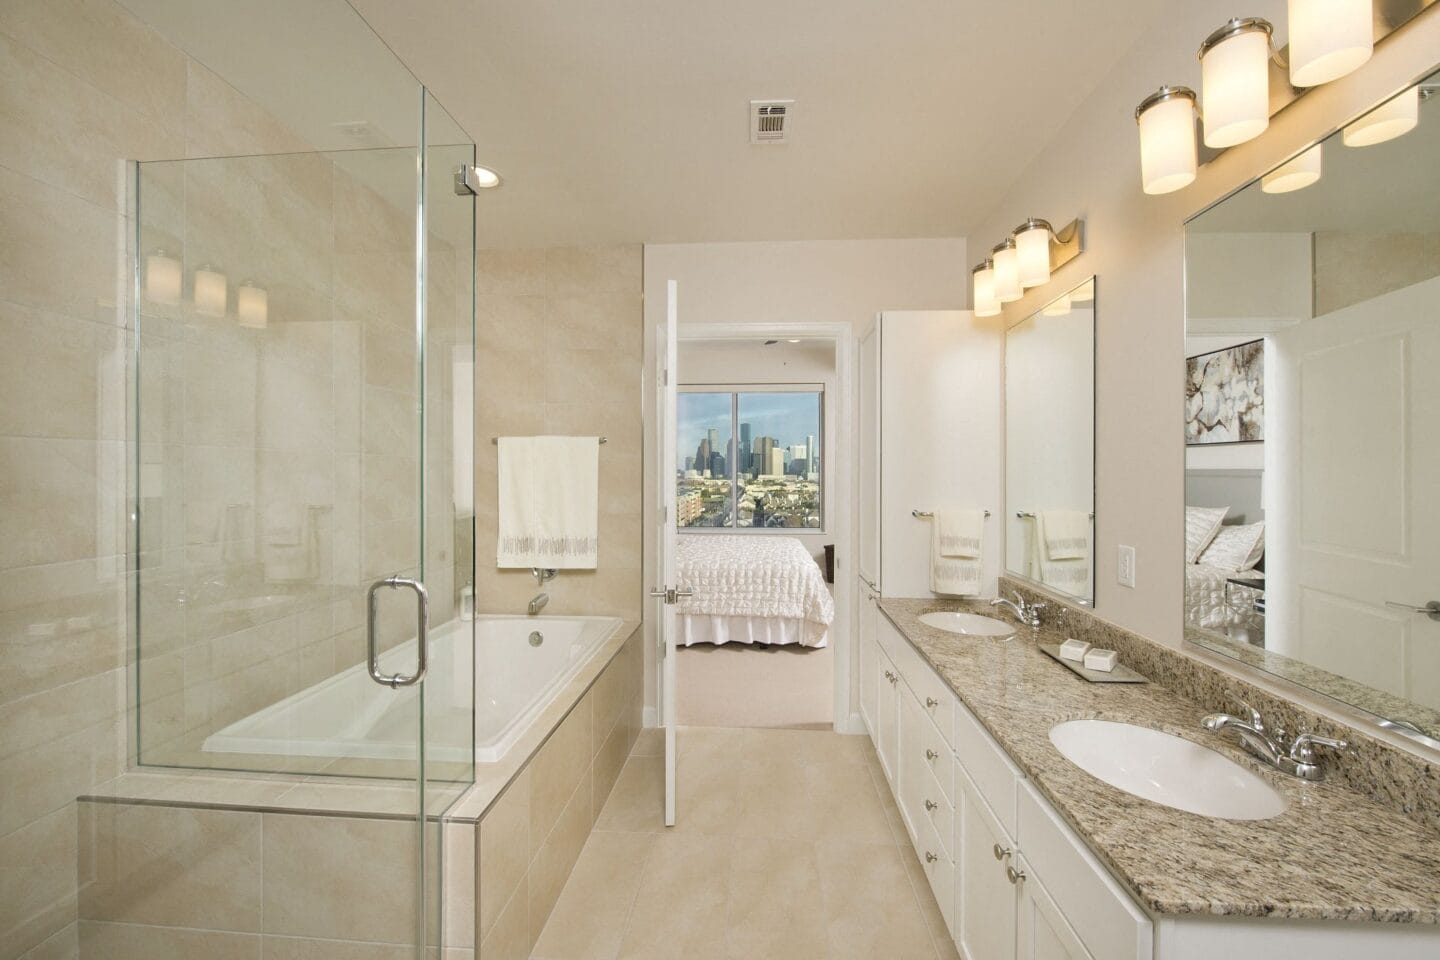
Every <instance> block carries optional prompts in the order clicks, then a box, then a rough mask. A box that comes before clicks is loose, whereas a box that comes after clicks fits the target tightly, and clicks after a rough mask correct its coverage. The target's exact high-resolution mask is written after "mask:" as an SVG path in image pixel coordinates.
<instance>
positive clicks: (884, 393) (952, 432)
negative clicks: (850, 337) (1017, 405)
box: [855, 310, 1003, 597]
mask: <svg viewBox="0 0 1440 960" xmlns="http://www.w3.org/2000/svg"><path fill="white" fill-rule="evenodd" d="M1002 342H1003V338H1002V334H1001V332H1000V328H999V327H998V326H997V325H995V324H994V323H991V322H990V321H988V320H983V319H982V320H977V319H976V318H975V315H974V314H973V313H971V312H970V311H968V310H904V311H888V312H885V313H882V314H880V315H879V316H878V317H876V319H875V323H874V326H872V327H871V328H870V330H869V331H868V332H867V333H865V335H864V336H862V337H861V338H860V343H859V349H858V368H857V371H856V381H857V393H858V396H859V406H860V409H859V417H858V420H857V424H856V443H855V451H856V460H857V468H858V477H857V484H856V496H857V499H858V501H859V516H858V521H859V522H858V525H857V530H856V556H857V558H858V559H857V564H856V565H857V568H858V570H859V574H860V577H861V578H862V580H863V581H864V582H865V584H868V585H870V586H873V587H874V588H875V589H876V590H877V591H878V592H880V593H881V594H883V595H884V596H887V597H925V596H929V595H930V590H929V587H930V575H929V571H930V567H929V556H930V522H929V521H928V520H927V519H925V518H923V517H916V516H913V515H912V512H911V511H915V510H919V511H933V510H936V509H940V508H945V507H954V508H961V507H974V508H978V509H988V510H990V511H992V512H993V513H994V514H995V516H993V517H992V518H991V519H990V520H989V521H988V522H987V525H986V537H987V542H986V545H985V557H984V583H985V584H986V585H987V588H988V587H989V586H990V585H993V584H994V582H995V578H996V576H997V575H998V574H999V570H1000V550H1001V543H1000V537H1001V530H1002V526H1001V524H1000V517H999V502H1000V463H999V460H998V458H996V457H994V456H985V457H977V456H975V455H974V451H977V450H990V451H994V450H999V449H1000V368H1001V346H1002ZM861 595H862V596H863V593H862V594H861Z"/></svg>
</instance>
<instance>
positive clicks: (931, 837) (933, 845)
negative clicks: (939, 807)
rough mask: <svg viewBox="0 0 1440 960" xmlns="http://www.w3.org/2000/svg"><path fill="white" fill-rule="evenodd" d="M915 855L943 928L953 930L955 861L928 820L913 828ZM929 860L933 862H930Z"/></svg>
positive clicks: (952, 931)
mask: <svg viewBox="0 0 1440 960" xmlns="http://www.w3.org/2000/svg"><path fill="white" fill-rule="evenodd" d="M915 853H916V855H917V856H919V858H920V866H921V867H922V868H924V870H925V877H926V879H928V880H929V881H930V891H931V892H932V893H934V894H935V903H936V904H937V905H938V906H939V907H940V915H941V916H942V917H944V918H945V929H946V930H949V931H951V933H952V935H953V933H954V930H955V861H954V860H952V859H951V857H950V854H949V853H948V852H947V851H946V849H945V845H944V844H942V843H941V842H940V837H939V835H938V834H937V833H936V831H935V825H934V824H932V823H931V822H930V821H929V820H921V821H919V822H918V823H917V824H916V827H915ZM932 858H933V859H932Z"/></svg>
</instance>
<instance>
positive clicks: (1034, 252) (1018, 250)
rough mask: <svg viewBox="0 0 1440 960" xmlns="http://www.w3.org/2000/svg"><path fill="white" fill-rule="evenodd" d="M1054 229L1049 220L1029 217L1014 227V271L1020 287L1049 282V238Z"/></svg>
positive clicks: (1035, 285)
mask: <svg viewBox="0 0 1440 960" xmlns="http://www.w3.org/2000/svg"><path fill="white" fill-rule="evenodd" d="M1054 233H1055V231H1054V230H1053V229H1051V227H1050V221H1048V220H1037V219H1036V218H1034V217H1030V218H1029V219H1028V220H1026V221H1025V222H1024V223H1022V224H1020V226H1018V227H1016V228H1015V232H1014V233H1013V234H1012V236H1013V237H1014V238H1015V261H1016V271H1017V272H1018V274H1019V278H1020V286H1021V288H1022V289H1023V288H1026V287H1038V286H1040V284H1042V283H1049V282H1050V238H1051V236H1053V235H1054Z"/></svg>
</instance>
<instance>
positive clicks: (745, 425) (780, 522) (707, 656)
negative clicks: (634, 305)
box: [673, 327, 849, 730]
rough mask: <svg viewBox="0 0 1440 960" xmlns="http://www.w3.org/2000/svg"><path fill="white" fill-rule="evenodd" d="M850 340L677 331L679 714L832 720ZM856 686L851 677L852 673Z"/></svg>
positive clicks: (840, 645) (789, 332) (744, 722)
mask: <svg viewBox="0 0 1440 960" xmlns="http://www.w3.org/2000/svg"><path fill="white" fill-rule="evenodd" d="M842 349H843V348H842V347H841V344H840V342H839V341H838V340H837V339H836V338H835V337H831V336H816V335H813V334H811V335H806V334H805V333H804V332H802V331H798V330H794V329H783V328H774V329H766V330H756V329H749V330H743V331H741V330H735V331H729V332H728V333H727V334H726V335H719V332H718V331H709V330H707V331H703V332H699V331H694V330H685V329H684V328H683V327H682V332H681V339H680V341H679V344H678V347H677V361H678V366H677V387H678V390H677V394H678V395H677V403H676V421H675V422H676V436H675V461H676V462H675V464H674V465H673V467H674V478H675V480H674V482H675V497H676V501H675V502H676V527H677V537H676V540H677V543H676V556H677V562H678V570H677V573H678V582H680V583H684V584H686V585H687V586H688V587H689V588H690V589H691V590H692V591H693V592H694V596H693V597H691V598H689V599H688V600H687V601H685V602H684V603H682V604H681V605H680V606H679V608H678V610H677V613H678V618H677V636H676V645H677V660H676V674H677V684H676V686H677V694H678V696H677V698H676V710H677V715H676V720H677V722H678V723H679V724H680V725H682V726H711V727H722V726H723V727H790V728H809V729H826V730H828V729H833V728H834V727H835V719H836V716H837V713H839V714H840V715H841V716H843V715H844V711H837V708H836V703H837V695H836V689H837V676H839V675H840V674H841V673H845V671H843V670H841V671H837V665H838V664H840V663H842V662H843V658H844V657H845V655H846V654H848V650H849V645H848V643H846V642H845V637H844V623H843V618H842V617H841V616H840V614H839V610H840V604H839V603H838V602H837V597H836V594H835V591H836V587H835V581H836V580H837V579H839V578H837V577H836V576H835V566H836V558H837V556H841V555H843V554H844V552H845V551H844V550H843V549H842V545H841V543H840V539H841V537H842V536H843V535H844V534H845V533H846V526H847V524H846V523H845V519H846V517H845V515H846V513H847V511H848V509H849V503H848V497H845V498H844V499H842V491H843V490H844V488H845V487H846V486H847V485H846V484H845V483H844V478H845V477H846V473H847V471H848V469H849V467H848V464H847V463H846V462H845V454H844V451H843V450H841V449H839V448H840V446H842V445H841V444H837V443H836V442H835V441H836V439H837V437H838V436H839V435H840V434H839V433H838V431H837V427H838V425H839V424H840V423H841V422H842V421H843V420H844V419H845V412H846V411H847V409H848V396H847V385H846V384H845V383H843V382H842V378H841V376H840V371H841V369H842V368H841V366H840V363H839V354H840V353H841V352H842ZM846 685H847V686H848V681H847V684H846Z"/></svg>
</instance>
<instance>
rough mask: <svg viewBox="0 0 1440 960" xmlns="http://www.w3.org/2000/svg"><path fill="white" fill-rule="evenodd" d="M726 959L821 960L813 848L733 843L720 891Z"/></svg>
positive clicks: (799, 843) (793, 843)
mask: <svg viewBox="0 0 1440 960" xmlns="http://www.w3.org/2000/svg"><path fill="white" fill-rule="evenodd" d="M726 893H727V896H728V899H729V913H728V922H727V927H728V933H729V943H728V948H729V956H731V957H733V958H735V960H742V958H751V957H785V958H786V960H807V958H813V960H825V957H826V956H827V955H828V946H827V941H826V930H825V917H824V915H823V913H822V912H821V911H820V910H819V909H817V908H816V907H817V906H818V904H820V903H821V902H822V899H823V895H822V891H821V886H820V870H819V864H818V862H817V860H816V856H815V845H814V844H812V843H809V842H807V841H803V840H785V839H778V840H777V839H770V838H748V839H737V840H735V841H734V848H733V850H732V852H731V860H730V875H729V878H728V883H727V890H726Z"/></svg>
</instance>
